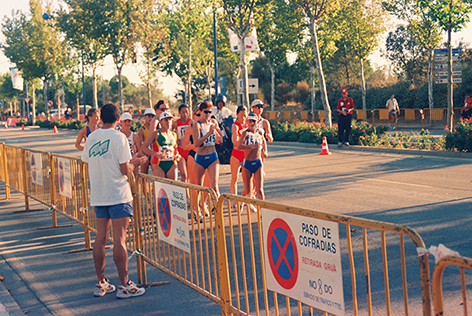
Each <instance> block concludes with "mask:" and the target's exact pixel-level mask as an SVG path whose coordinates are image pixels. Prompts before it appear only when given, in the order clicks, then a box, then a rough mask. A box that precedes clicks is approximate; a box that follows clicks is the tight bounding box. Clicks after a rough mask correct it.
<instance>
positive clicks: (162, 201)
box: [157, 189, 172, 237]
mask: <svg viewBox="0 0 472 316" xmlns="http://www.w3.org/2000/svg"><path fill="white" fill-rule="evenodd" d="M157 206H158V210H157V211H158V215H159V225H160V226H161V229H162V233H163V234H164V236H166V237H169V234H170V228H171V224H172V222H171V212H170V205H169V198H168V197H167V194H166V191H165V190H164V189H160V190H159V194H158V195H157Z"/></svg>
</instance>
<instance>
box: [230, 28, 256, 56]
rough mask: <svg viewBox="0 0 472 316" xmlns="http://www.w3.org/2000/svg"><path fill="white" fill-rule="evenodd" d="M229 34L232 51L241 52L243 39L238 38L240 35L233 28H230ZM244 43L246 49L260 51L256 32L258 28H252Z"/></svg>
mask: <svg viewBox="0 0 472 316" xmlns="http://www.w3.org/2000/svg"><path fill="white" fill-rule="evenodd" d="M228 35H229V45H230V46H231V51H232V52H233V53H234V52H239V51H240V50H241V47H240V45H241V41H240V40H239V38H238V35H236V33H234V32H233V31H232V30H231V29H228ZM244 43H245V45H246V51H253V52H258V51H260V49H259V44H258V42H257V33H256V28H253V29H252V32H251V35H250V36H248V37H246V38H245V39H244Z"/></svg>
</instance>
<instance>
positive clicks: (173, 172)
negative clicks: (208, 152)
mask: <svg viewBox="0 0 472 316" xmlns="http://www.w3.org/2000/svg"><path fill="white" fill-rule="evenodd" d="M162 172H164V170H163V171H162ZM165 177H166V178H167V179H172V180H177V165H176V164H175V163H174V165H173V166H172V167H170V169H169V171H167V173H166V176H165ZM182 181H183V180H182Z"/></svg>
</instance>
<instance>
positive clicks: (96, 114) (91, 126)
mask: <svg viewBox="0 0 472 316" xmlns="http://www.w3.org/2000/svg"><path fill="white" fill-rule="evenodd" d="M85 120H86V121H87V126H85V127H84V128H82V129H81V130H80V131H79V134H78V135H77V140H76V141H75V148H77V149H78V150H84V147H83V146H82V145H81V143H82V140H83V141H84V142H86V141H87V137H89V135H90V134H91V133H92V132H94V131H96V130H97V129H99V128H100V125H99V124H98V123H99V122H100V110H98V109H95V108H91V109H89V110H88V111H87V116H85Z"/></svg>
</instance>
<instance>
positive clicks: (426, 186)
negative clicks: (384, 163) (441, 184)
mask: <svg viewBox="0 0 472 316" xmlns="http://www.w3.org/2000/svg"><path fill="white" fill-rule="evenodd" d="M362 179H364V180H371V181H378V182H387V183H394V184H406V185H411V186H414V187H421V188H433V187H432V186H430V185H422V184H413V183H406V182H397V181H389V180H379V179H371V178H362Z"/></svg>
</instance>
